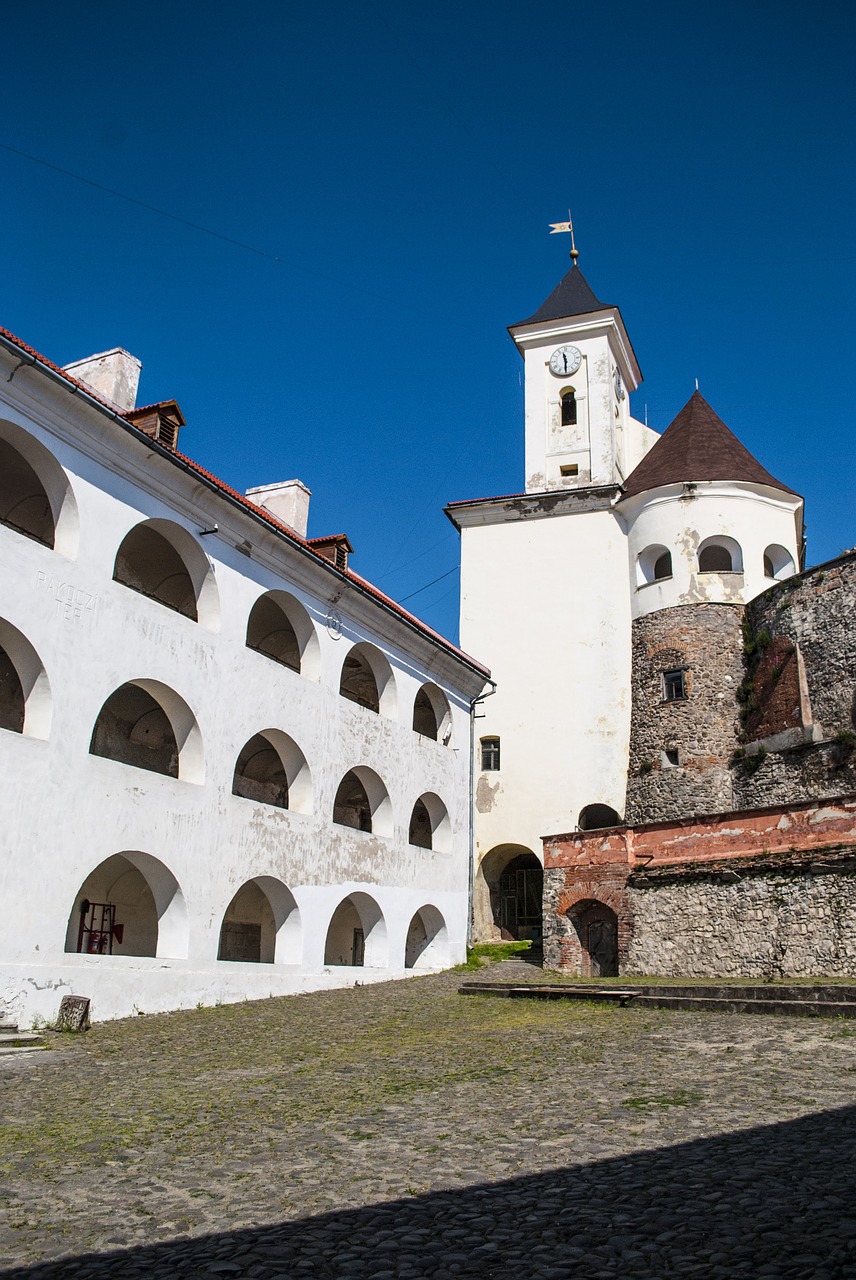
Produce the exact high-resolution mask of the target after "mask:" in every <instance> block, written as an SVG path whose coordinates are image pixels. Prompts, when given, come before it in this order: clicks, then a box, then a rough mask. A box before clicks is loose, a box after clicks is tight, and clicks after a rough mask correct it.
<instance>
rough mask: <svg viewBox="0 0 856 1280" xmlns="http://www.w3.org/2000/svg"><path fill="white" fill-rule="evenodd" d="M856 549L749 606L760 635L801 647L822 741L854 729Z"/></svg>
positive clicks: (754, 627)
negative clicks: (791, 642)
mask: <svg viewBox="0 0 856 1280" xmlns="http://www.w3.org/2000/svg"><path fill="white" fill-rule="evenodd" d="M854 611H856V551H849V552H848V553H847V554H846V555H843V556H839V557H838V559H836V560H830V561H829V562H828V563H826V564H822V565H818V566H817V567H816V568H814V569H807V570H806V571H805V572H804V573H801V574H798V575H796V576H795V577H793V578H788V579H786V580H785V581H784V582H781V583H778V584H777V585H776V586H775V587H771V588H770V590H769V591H765V592H764V594H763V595H760V596H758V597H757V598H756V599H755V600H753V601H752V603H751V604H750V605H748V606H747V620H748V622H749V624H750V625H751V627H752V628H753V630H754V632H755V634H756V635H757V634H758V633H759V632H761V631H766V632H767V633H768V634H769V636H770V637H771V638H775V637H777V636H785V637H787V638H788V639H789V640H791V641H793V642H794V643H795V644H798V645H799V647H800V652H801V654H802V659H803V663H804V665H805V674H806V679H807V682H808V692H809V698H810V700H811V709H812V713H813V719H814V721H815V722H816V723H818V724H820V726H821V728H822V730H823V734H824V737H826V738H832V737H834V736H835V734H836V733H839V732H841V731H847V730H853V729H854V728H856V626H854Z"/></svg>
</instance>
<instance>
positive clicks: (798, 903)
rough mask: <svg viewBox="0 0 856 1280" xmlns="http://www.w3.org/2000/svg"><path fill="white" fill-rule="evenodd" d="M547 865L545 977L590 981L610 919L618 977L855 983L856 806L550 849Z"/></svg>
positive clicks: (720, 817)
mask: <svg viewBox="0 0 856 1280" xmlns="http://www.w3.org/2000/svg"><path fill="white" fill-rule="evenodd" d="M544 861H545V873H544V907H545V915H544V965H545V968H549V969H558V970H561V971H563V972H566V973H570V974H575V975H579V976H588V975H589V974H590V973H591V972H592V967H591V956H590V955H589V954H588V952H587V948H586V933H585V922H586V920H587V919H589V918H592V917H593V915H594V914H595V912H596V911H597V909H598V908H600V909H601V910H602V909H604V908H605V909H606V912H607V913H610V914H611V918H612V919H614V921H615V924H616V935H617V948H616V950H617V968H616V970H615V972H617V973H625V974H651V975H659V976H663V977H678V976H685V977H688V976H695V975H699V976H708V977H710V976H731V977H747V978H762V979H763V978H772V977H786V976H793V977H808V976H815V975H841V976H856V800H854V798H853V797H852V796H851V797H849V798H847V799H843V800H838V801H836V802H834V803H830V802H820V803H815V804H797V805H788V806H779V807H768V808H765V809H759V810H755V811H753V812H751V813H745V814H744V813H734V812H732V813H727V814H716V815H710V816H704V817H700V818H697V819H689V818H687V819H683V820H680V821H673V822H658V823H652V824H651V825H649V826H645V827H639V828H632V827H613V828H611V829H609V830H608V831H600V832H598V831H591V832H573V833H570V834H567V835H560V836H553V837H548V838H546V839H545V841H544Z"/></svg>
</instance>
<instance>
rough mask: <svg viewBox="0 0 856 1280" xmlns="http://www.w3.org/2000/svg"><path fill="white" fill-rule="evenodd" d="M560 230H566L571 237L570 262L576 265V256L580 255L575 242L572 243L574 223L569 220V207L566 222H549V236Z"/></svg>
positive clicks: (556, 233)
mask: <svg viewBox="0 0 856 1280" xmlns="http://www.w3.org/2000/svg"><path fill="white" fill-rule="evenodd" d="M561 231H567V232H568V233H569V234H570V237H571V262H573V264H574V266H576V265H577V258H578V257H579V256H580V254H579V250H578V249H577V246H576V244H575V243H574V224H573V222H571V211H570V209H569V210H568V221H567V222H551V223H550V235H551V236H555V235H558V234H559V232H561Z"/></svg>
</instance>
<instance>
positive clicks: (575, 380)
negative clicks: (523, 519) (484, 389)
mask: <svg viewBox="0 0 856 1280" xmlns="http://www.w3.org/2000/svg"><path fill="white" fill-rule="evenodd" d="M509 333H510V334H511V336H512V338H513V339H514V342H515V343H516V345H517V349H518V350H519V351H520V353H521V355H522V356H523V359H524V361H525V389H526V390H525V400H526V423H525V433H526V492H527V493H540V492H543V491H545V490H555V489H580V488H589V487H591V486H600V485H614V484H621V482H622V481H623V480H624V478H625V477H626V476H627V475H629V474H630V472H631V471H632V470H633V468H634V467H635V466H636V464H637V463H638V462H639V461H640V460H641V459H642V457H643V455H644V453H645V452H646V450H647V448H649V447H650V443H651V442H652V441H653V439H655V438H656V437H655V436H654V434H653V432H651V433H649V432H648V430H647V428H646V427H644V426H643V424H642V423H641V422H637V421H635V419H633V418H631V416H630V403H629V392H631V391H635V390H636V388H637V387H638V385H639V383H640V382H641V381H642V373H641V370H640V369H639V365H638V363H637V360H636V356H635V354H634V351H633V347H632V346H631V344H630V339H629V337H628V336H627V330H626V329H625V327H624V321H623V320H622V318H621V312H620V311H619V310H618V307H614V306H610V305H609V304H607V303H604V302H601V301H599V299H598V298H596V297H595V295H594V293H593V292H592V289H591V287H590V285H589V284H588V281H587V280H586V278H585V276H584V275H583V273H582V271H580V269H579V267H578V266H577V265H576V263H574V265H573V266H572V267H571V270H570V271H569V272H568V273H567V275H566V276H565V277H564V279H563V280H561V281H560V282H559V284H558V285H557V286H556V288H555V289H554V290H553V292H552V293H551V294H550V296H549V298H547V300H546V301H545V302H544V303H543V304H542V305H541V306H540V307H539V308H538V310H537V311H536V312H535V313H534V315H531V316H529V318H528V319H527V320H521V321H520V322H519V323H518V324H514V325H511V326H510V328H509Z"/></svg>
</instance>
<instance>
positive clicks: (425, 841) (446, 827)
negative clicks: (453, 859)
mask: <svg viewBox="0 0 856 1280" xmlns="http://www.w3.org/2000/svg"><path fill="white" fill-rule="evenodd" d="M407 838H408V841H409V843H410V844H413V845H416V846H417V847H418V848H420V849H434V850H435V851H436V852H437V853H451V851H452V824H451V822H450V821H449V811H448V810H447V808H446V806H445V805H444V804H443V801H442V800H441V799H440V797H439V796H438V795H435V794H434V792H433V791H426V792H424V794H423V795H421V796H420V797H419V799H418V800H417V801H416V803H415V804H414V806H413V812H412V813H411V815H410V828H409V831H408V836H407Z"/></svg>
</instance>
